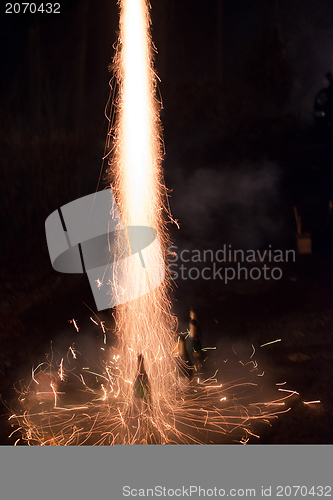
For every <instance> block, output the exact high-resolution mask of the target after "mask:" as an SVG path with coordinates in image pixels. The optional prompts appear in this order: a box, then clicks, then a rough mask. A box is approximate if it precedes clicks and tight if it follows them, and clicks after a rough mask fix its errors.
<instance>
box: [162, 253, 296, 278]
mask: <svg viewBox="0 0 333 500" xmlns="http://www.w3.org/2000/svg"><path fill="white" fill-rule="evenodd" d="M177 250H178V247H177V246H175V245H173V246H170V247H169V248H168V249H167V262H168V270H169V275H170V278H171V279H172V280H173V281H176V280H177V279H182V280H193V281H196V280H198V279H203V280H205V281H209V280H221V281H224V282H225V283H226V284H227V283H228V282H229V281H233V280H254V281H256V280H260V279H264V280H266V281H267V280H275V281H277V280H279V279H281V278H282V276H283V271H282V268H281V264H283V263H286V262H295V259H296V252H295V250H273V249H272V248H271V245H269V249H268V250H262V251H260V250H241V249H234V248H233V247H232V245H223V247H222V248H221V249H219V250H216V251H213V250H188V249H183V250H181V251H180V252H178V251H177Z"/></svg>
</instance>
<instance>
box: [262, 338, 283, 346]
mask: <svg viewBox="0 0 333 500" xmlns="http://www.w3.org/2000/svg"><path fill="white" fill-rule="evenodd" d="M276 342H281V339H276V340H272V341H271V342H266V344H262V345H261V346H260V347H265V346H266V345H271V344H275V343H276Z"/></svg>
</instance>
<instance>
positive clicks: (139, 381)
mask: <svg viewBox="0 0 333 500" xmlns="http://www.w3.org/2000/svg"><path fill="white" fill-rule="evenodd" d="M133 389H134V397H135V399H141V400H143V401H144V402H145V403H149V401H150V385H149V379H148V375H147V372H146V369H145V365H144V361H143V356H142V354H139V355H138V372H137V375H136V378H135V380H134V385H133Z"/></svg>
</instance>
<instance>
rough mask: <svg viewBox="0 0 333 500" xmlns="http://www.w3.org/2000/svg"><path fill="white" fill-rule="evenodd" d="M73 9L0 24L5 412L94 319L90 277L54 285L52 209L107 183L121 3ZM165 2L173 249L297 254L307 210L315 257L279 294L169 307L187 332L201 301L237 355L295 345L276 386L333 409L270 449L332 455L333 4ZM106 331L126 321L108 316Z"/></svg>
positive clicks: (200, 290)
mask: <svg viewBox="0 0 333 500" xmlns="http://www.w3.org/2000/svg"><path fill="white" fill-rule="evenodd" d="M60 4H61V14H60V15H56V14H54V15H47V14H45V13H44V14H41V15H37V14H36V15H25V16H24V15H16V14H5V13H4V7H2V9H3V10H2V13H1V49H2V50H1V62H0V64H1V86H0V91H1V98H0V115H1V118H2V119H1V134H0V135H1V137H0V142H1V158H0V168H1V173H0V179H1V199H0V220H1V234H0V252H1V254H0V255H1V257H0V258H1V267H0V273H1V274H0V277H1V296H0V299H1V300H0V312H1V323H0V340H1V350H0V387H1V386H2V387H3V389H0V392H1V394H2V397H3V399H6V400H10V397H11V396H10V395H9V394H13V393H10V388H11V387H12V385H13V383H14V382H15V381H16V380H18V379H19V377H20V376H22V377H23V376H26V374H27V373H28V372H29V371H30V366H31V365H36V364H37V360H38V359H42V356H43V355H44V353H45V351H46V350H47V348H48V346H49V344H50V341H51V340H52V339H53V340H54V339H55V338H58V337H59V336H60V337H61V338H63V337H65V335H71V334H72V333H75V331H74V330H73V329H72V326H68V323H67V321H68V320H69V319H70V318H73V317H79V318H82V321H83V322H84V321H85V319H84V318H85V317H88V316H89V315H90V314H91V313H90V311H89V310H88V309H87V308H86V306H84V305H83V304H82V301H85V302H86V303H87V304H88V305H89V307H91V308H92V309H94V303H93V299H92V295H91V292H90V290H89V287H88V286H87V282H86V278H85V277H84V276H65V275H60V274H58V273H56V272H54V271H53V270H52V268H51V264H50V262H49V258H48V251H47V246H46V240H45V230H44V223H45V219H46V218H47V216H48V215H49V214H50V213H51V212H53V211H54V210H55V209H57V208H59V207H60V206H62V205H63V204H65V203H68V202H70V201H72V200H74V199H76V198H79V197H81V196H84V195H86V194H90V193H92V192H93V191H94V190H95V189H96V188H97V187H99V188H103V187H104V186H105V185H106V183H107V181H106V178H105V169H103V168H102V156H103V152H104V146H105V139H106V134H107V120H106V119H105V117H104V111H105V106H106V103H107V101H108V97H109V91H110V87H109V85H108V82H109V80H110V79H111V76H112V74H111V73H110V72H109V71H108V65H109V64H110V63H111V62H112V57H113V55H114V48H113V44H114V43H115V42H116V40H117V29H118V7H117V5H116V2H115V1H110V0H99V1H98V2H93V1H91V0H90V1H89V0H80V1H62V2H60ZM151 4H152V10H151V15H152V37H153V41H154V44H155V45H156V47H157V51H158V52H157V54H156V69H157V73H158V75H159V77H160V79H161V82H160V83H159V91H160V93H161V96H162V101H163V109H162V111H161V119H162V123H163V129H164V142H165V150H166V154H165V159H164V172H165V179H166V185H167V187H168V188H169V189H170V190H171V191H170V194H171V198H170V205H171V211H172V214H173V217H174V218H175V219H177V220H178V221H179V223H180V227H181V228H180V230H178V229H177V228H176V226H175V225H172V224H170V235H171V239H172V241H173V242H174V244H175V245H176V246H177V247H178V249H179V250H181V249H182V248H188V249H203V248H215V249H217V248H221V247H222V245H223V244H232V245H233V246H234V248H244V249H260V250H263V249H265V248H268V245H269V244H271V245H272V246H273V248H279V249H287V248H296V247H295V232H296V225H295V220H294V212H293V207H294V206H296V207H297V209H298V212H299V213H300V215H301V216H302V223H303V229H304V230H306V231H309V232H311V234H312V246H313V254H312V255H311V256H306V257H304V256H299V257H298V259H297V262H296V264H295V265H294V266H286V269H284V276H283V279H282V281H281V282H278V283H262V282H256V283H252V282H246V283H238V282H237V283H232V284H230V285H225V284H224V283H219V282H214V283H212V282H209V283H208V282H201V281H200V280H199V281H197V282H195V283H194V282H193V283H189V282H188V281H187V282H177V284H176V285H177V288H176V290H175V292H173V295H172V298H173V300H174V311H175V312H176V313H177V315H178V317H179V321H180V329H183V328H186V318H187V311H188V307H189V306H190V305H193V304H195V305H196V307H197V308H198V310H199V313H200V317H201V322H202V326H203V331H204V332H205V335H206V337H204V340H205V342H206V343H208V344H209V343H210V342H213V343H215V344H216V343H221V342H222V347H223V341H222V340H223V338H229V339H233V338H236V339H241V340H242V341H244V343H245V344H249V345H251V343H252V342H254V341H257V342H258V343H259V344H260V342H261V343H263V342H265V341H269V340H272V339H274V338H277V337H280V336H281V335H282V336H283V334H284V335H285V338H287V339H288V340H287V341H286V342H285V343H284V344H283V345H282V347H281V346H279V347H274V349H275V350H272V349H273V348H272V349H271V350H270V356H272V357H271V358H268V360H267V359H266V360H264V362H266V363H268V365H269V364H270V363H271V370H272V373H275V370H276V371H277V373H278V374H279V375H280V374H281V377H283V376H284V374H285V373H288V375H289V378H290V381H291V382H292V383H294V385H293V388H296V389H297V387H301V388H302V390H304V391H306V390H308V389H309V387H311V390H310V389H309V391H308V393H305V396H304V397H313V398H314V399H318V398H319V399H322V400H323V399H324V400H325V402H326V406H325V405H324V406H323V407H322V408H321V409H320V410H319V413H318V414H316V415H315V416H313V415H314V414H313V413H311V414H310V415H305V416H304V411H305V410H303V409H302V410H300V409H299V410H297V409H296V410H295V412H294V415H296V417H295V422H296V423H294V426H292V425H290V423H288V424H283V423H282V424H280V427H281V426H282V429H281V428H280V427H278V426H276V427H275V432H273V433H272V434H270V435H269V436H268V435H267V436H265V441H264V442H330V443H332V442H333V440H332V430H331V427H330V424H329V422H330V421H331V419H332V415H333V413H332V404H331V402H330V401H331V398H330V393H331V386H330V382H329V381H330V380H331V379H332V369H331V362H332V340H331V338H332V337H331V330H332V317H333V315H332V301H331V298H332V280H331V278H332V259H331V243H330V242H331V234H332V230H331V220H330V211H329V200H330V199H332V197H333V194H332V169H333V161H332V158H333V154H332V150H333V148H332V139H331V135H332V134H331V129H330V128H324V129H322V128H320V127H318V126H316V125H315V123H314V119H313V105H314V100H315V97H316V94H317V92H318V91H319V90H320V89H321V88H322V87H323V86H325V81H324V75H325V73H327V72H328V71H333V25H332V19H333V4H332V2H331V1H330V0H293V1H292V2H290V1H289V0H208V1H207V0H206V1H203V0H202V1H199V0H152V2H151ZM326 83H327V82H326ZM101 172H102V175H101V181H100V183H99V184H98V179H99V176H100V173H101ZM101 316H102V317H104V316H105V318H106V319H107V320H108V321H109V322H110V325H111V324H112V319H111V316H110V314H109V313H107V312H105V313H103V314H102V315H101ZM274 353H275V354H274ZM295 356H296V357H295ZM302 356H303V357H302ZM304 356H305V357H304ZM293 359H294V360H296V361H292V360H293ZM314 374H316V375H314ZM295 385H296V386H297V387H296V386H295ZM318 394H319V396H320V397H319V396H318ZM325 398H326V399H325ZM297 411H298V412H299V413H297ZM302 412H303V413H302ZM297 415H298V417H297ZM292 418H293V417H292ZM298 418H299V420H297V419H298ZM305 420H306V421H307V422H310V424H309V425H308V427H307V429H306V430H304V421H305ZM301 422H303V431H302V425H300V423H301ZM312 424H313V425H312ZM290 429H293V430H290ZM295 429H297V431H296V430H295ZM295 436H296V437H295ZM4 440H5V438H4Z"/></svg>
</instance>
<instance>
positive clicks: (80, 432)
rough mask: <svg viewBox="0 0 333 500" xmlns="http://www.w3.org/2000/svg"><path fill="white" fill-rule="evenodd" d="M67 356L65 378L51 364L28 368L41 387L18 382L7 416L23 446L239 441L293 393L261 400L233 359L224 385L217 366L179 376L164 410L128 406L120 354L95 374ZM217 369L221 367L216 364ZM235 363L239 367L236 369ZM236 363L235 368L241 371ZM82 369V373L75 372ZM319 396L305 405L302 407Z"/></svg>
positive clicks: (283, 409)
mask: <svg viewBox="0 0 333 500" xmlns="http://www.w3.org/2000/svg"><path fill="white" fill-rule="evenodd" d="M81 364H82V363H80V361H79V360H78V358H77V359H74V358H70V357H69V358H68V359H67V362H66V361H65V359H64V361H63V375H64V379H65V382H62V381H61V379H60V374H59V372H58V373H57V372H55V371H54V369H53V365H52V361H50V364H49V365H47V363H43V364H42V365H40V366H39V369H38V371H36V370H35V374H34V377H35V379H36V380H40V382H41V384H42V388H41V389H42V390H39V387H38V386H36V384H34V380H33V378H31V381H30V383H29V385H28V386H27V387H21V389H20V390H19V391H18V392H19V400H20V402H21V405H22V407H23V408H22V410H21V411H17V412H16V413H15V414H13V415H11V416H10V417H9V421H10V422H11V423H12V422H15V424H13V423H12V425H13V426H14V425H15V426H17V429H16V430H15V431H13V432H12V433H11V435H13V434H14V433H15V432H19V433H20V434H21V436H22V437H21V438H20V440H17V441H16V444H18V443H19V441H20V442H21V443H22V444H28V445H30V446H35V445H39V446H55V445H57V446H69V445H115V444H143V443H144V444H202V443H241V444H246V443H248V442H249V441H250V440H254V439H258V438H259V435H258V434H257V433H256V424H258V423H266V424H269V425H271V422H272V421H273V420H274V419H276V418H277V417H278V416H279V415H281V414H284V413H287V412H288V411H290V410H291V407H290V403H289V401H293V400H294V398H297V395H298V393H297V392H296V391H292V390H290V391H289V390H288V391H286V392H287V394H286V395H285V396H282V397H281V396H280V394H279V393H278V392H277V389H273V391H272V393H271V397H270V399H269V400H268V401H267V400H264V398H263V396H262V394H263V388H264V385H263V384H264V382H263V381H262V379H261V380H260V381H259V382H258V379H257V378H256V375H255V374H252V373H251V372H249V370H248V369H247V368H246V365H247V363H245V362H244V363H243V365H240V364H239V360H238V359H237V358H236V357H235V358H233V359H232V360H230V361H228V364H227V366H229V365H230V367H229V370H228V372H229V373H230V374H229V375H228V376H227V377H226V376H224V379H223V383H220V381H219V370H216V371H215V373H213V374H212V375H211V376H210V377H207V376H205V375H204V373H202V374H201V376H199V377H196V378H195V379H193V380H192V381H190V382H188V381H186V382H185V381H184V380H183V379H181V378H178V389H177V391H176V394H175V398H174V400H173V401H171V402H170V403H169V404H168V405H167V404H166V403H164V405H163V410H164V411H163V413H159V412H158V411H156V410H154V409H152V408H148V407H147V408H144V409H142V408H140V403H138V402H137V404H135V405H133V397H132V396H130V397H128V395H127V393H126V391H124V390H123V387H124V385H128V387H129V388H130V392H132V381H131V380H126V379H125V378H124V374H123V373H122V365H123V363H122V360H121V356H120V355H119V354H118V351H117V350H116V349H115V348H109V352H108V356H107V361H105V362H104V368H103V370H101V371H102V373H98V372H96V371H93V370H90V369H89V367H84V368H79V367H80V366H81ZM223 366H224V367H225V366H226V365H223ZM236 367H238V368H236ZM240 367H241V368H240ZM81 370H82V371H83V370H84V376H83V374H82V373H80V371H81ZM317 402H319V401H313V402H305V404H310V403H317Z"/></svg>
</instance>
